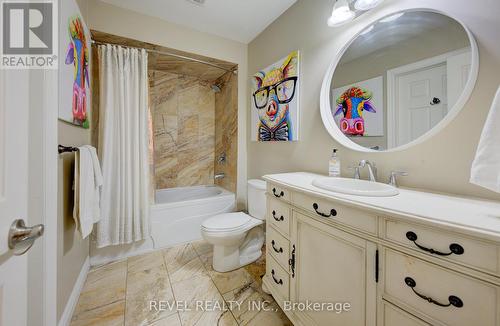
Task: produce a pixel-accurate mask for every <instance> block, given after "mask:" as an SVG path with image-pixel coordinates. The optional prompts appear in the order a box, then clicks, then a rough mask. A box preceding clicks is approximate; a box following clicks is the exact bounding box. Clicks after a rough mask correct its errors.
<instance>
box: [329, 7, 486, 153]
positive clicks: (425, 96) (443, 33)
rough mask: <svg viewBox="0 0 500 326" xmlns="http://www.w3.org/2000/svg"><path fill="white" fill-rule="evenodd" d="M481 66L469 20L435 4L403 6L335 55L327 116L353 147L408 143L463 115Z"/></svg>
mask: <svg viewBox="0 0 500 326" xmlns="http://www.w3.org/2000/svg"><path fill="white" fill-rule="evenodd" d="M477 72H478V53H477V45H476V43H475V41H474V39H473V37H472V34H471V33H470V32H469V31H468V30H467V28H466V27H465V26H464V25H463V24H462V23H460V22H458V21H457V20H455V19H454V18H451V17H449V16H447V15H445V14H443V13H440V12H436V11H433V10H423V9H418V10H408V11H403V12H396V13H393V14H390V15H388V16H386V17H383V18H382V19H380V20H378V21H376V22H375V23H371V24H369V25H367V27H366V28H365V30H361V31H360V32H359V33H358V34H357V35H356V36H355V37H354V38H353V39H352V40H351V41H350V42H348V44H347V45H346V46H345V47H344V48H343V50H342V51H340V54H339V55H338V57H336V58H335V59H334V61H333V63H332V65H331V68H330V70H329V71H328V72H327V74H326V76H325V79H324V82H323V87H322V92H321V116H322V119H323V122H324V124H325V126H326V128H327V130H328V132H329V133H330V134H331V135H332V136H333V137H334V138H335V139H336V140H338V141H340V142H341V143H342V144H343V145H345V146H347V147H350V148H352V149H356V150H360V151H373V150H380V151H383V150H395V149H402V148H407V147H408V146H411V145H412V144H416V143H418V142H420V141H423V140H424V139H427V138H428V137H431V136H432V135H433V134H435V133H436V132H437V131H438V130H439V129H441V128H443V127H444V126H445V125H446V124H447V123H448V122H449V121H451V119H452V118H453V117H454V116H456V114H457V113H458V112H459V111H460V109H461V108H462V107H463V105H464V104H465V102H466V101H467V99H468V97H469V96H470V93H471V92H472V89H473V86H474V84H475V81H476V78H477Z"/></svg>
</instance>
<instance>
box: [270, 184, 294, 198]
mask: <svg viewBox="0 0 500 326" xmlns="http://www.w3.org/2000/svg"><path fill="white" fill-rule="evenodd" d="M267 192H268V193H269V195H270V196H272V197H273V198H276V199H279V200H282V201H286V202H290V191H289V190H288V189H286V188H283V187H280V186H276V185H273V184H272V183H267Z"/></svg>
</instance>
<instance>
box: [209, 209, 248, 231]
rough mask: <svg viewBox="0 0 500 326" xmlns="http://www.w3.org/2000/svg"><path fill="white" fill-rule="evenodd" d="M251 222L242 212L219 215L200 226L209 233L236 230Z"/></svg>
mask: <svg viewBox="0 0 500 326" xmlns="http://www.w3.org/2000/svg"><path fill="white" fill-rule="evenodd" d="M251 220H252V217H250V215H247V214H245V213H243V212H238V213H227V214H220V215H216V216H214V217H210V218H209V219H207V220H205V221H204V222H203V223H202V224H201V226H202V228H204V229H205V230H210V231H229V230H234V229H238V228H240V227H242V226H244V225H246V224H247V223H249V222H250V221H251Z"/></svg>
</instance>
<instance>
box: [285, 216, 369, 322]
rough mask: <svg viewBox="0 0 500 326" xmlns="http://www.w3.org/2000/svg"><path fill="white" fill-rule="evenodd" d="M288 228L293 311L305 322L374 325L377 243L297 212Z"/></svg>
mask: <svg viewBox="0 0 500 326" xmlns="http://www.w3.org/2000/svg"><path fill="white" fill-rule="evenodd" d="M292 226H293V227H292V238H291V241H292V246H293V245H295V248H296V250H295V270H294V273H292V278H291V284H290V285H291V287H290V294H291V298H290V299H291V303H290V305H291V307H290V308H291V309H293V312H294V314H295V315H296V316H297V317H298V318H299V319H301V321H302V322H303V323H304V325H308V326H313V325H318V326H332V325H349V326H373V325H375V324H376V280H375V277H376V275H375V274H376V273H375V266H376V263H375V261H376V245H375V244H374V243H372V242H369V241H366V240H364V239H361V238H359V237H357V236H354V235H351V234H349V233H346V232H343V231H340V230H338V229H335V228H334V227H331V226H328V225H325V224H323V223H320V222H318V221H316V220H315V219H313V218H311V217H307V216H305V215H302V214H299V213H296V212H294V215H293V224H292ZM308 303H309V305H307V304H308ZM318 304H323V305H322V306H320V307H319V309H316V308H315V306H314V305H316V307H318ZM332 305H333V307H332ZM347 305H348V306H347ZM348 307H349V309H347V308H348ZM332 308H333V309H332ZM340 308H342V309H340Z"/></svg>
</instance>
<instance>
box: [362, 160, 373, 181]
mask: <svg viewBox="0 0 500 326" xmlns="http://www.w3.org/2000/svg"><path fill="white" fill-rule="evenodd" d="M365 166H368V173H369V174H370V181H372V182H377V167H376V166H375V163H372V162H370V161H368V160H361V161H360V162H359V167H360V168H364V167H365Z"/></svg>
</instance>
